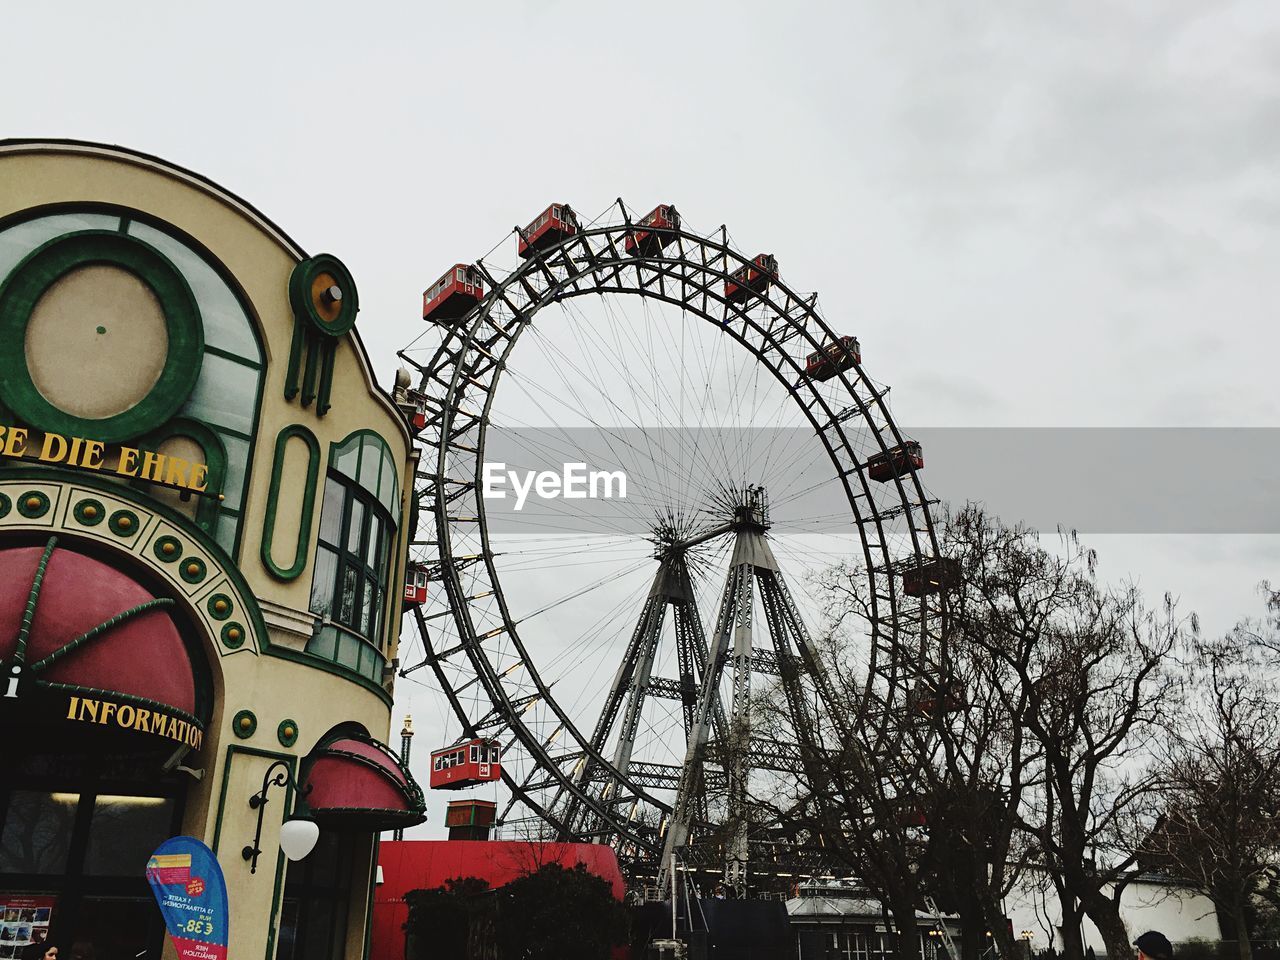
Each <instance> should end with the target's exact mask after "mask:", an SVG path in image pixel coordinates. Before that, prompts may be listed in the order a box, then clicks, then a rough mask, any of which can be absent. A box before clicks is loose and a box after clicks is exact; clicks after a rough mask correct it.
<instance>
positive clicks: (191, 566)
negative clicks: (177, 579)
mask: <svg viewBox="0 0 1280 960" xmlns="http://www.w3.org/2000/svg"><path fill="white" fill-rule="evenodd" d="M208 572H209V568H208V567H206V566H205V565H204V561H203V560H201V559H200V558H199V557H187V558H186V559H185V560H183V561H182V566H181V567H180V568H179V569H178V573H179V575H180V576H181V577H182V579H183V580H185V581H187V583H199V582H200V581H201V580H203V579H204V578H205V575H206V574H207V573H208Z"/></svg>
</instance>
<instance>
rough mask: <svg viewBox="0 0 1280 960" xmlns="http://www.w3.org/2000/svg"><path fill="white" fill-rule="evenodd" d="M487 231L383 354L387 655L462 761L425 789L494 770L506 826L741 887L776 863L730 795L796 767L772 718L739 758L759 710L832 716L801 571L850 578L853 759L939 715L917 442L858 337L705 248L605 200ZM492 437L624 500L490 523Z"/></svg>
mask: <svg viewBox="0 0 1280 960" xmlns="http://www.w3.org/2000/svg"><path fill="white" fill-rule="evenodd" d="M513 233H514V237H513V239H512V240H510V241H506V242H504V243H503V244H502V245H501V246H500V247H496V248H495V249H494V251H491V252H490V253H489V254H486V255H485V256H484V257H482V258H480V259H479V260H477V261H476V262H475V263H464V264H457V265H456V266H454V267H452V268H451V269H450V270H449V271H448V272H447V273H446V274H445V275H444V276H443V277H442V278H441V279H440V280H439V281H438V282H436V283H435V284H433V285H432V286H431V287H430V288H428V289H427V291H426V293H425V294H424V301H423V314H424V319H425V320H426V321H427V326H426V328H425V330H424V333H423V334H422V335H421V336H420V337H419V338H417V339H416V340H415V341H414V342H413V343H412V344H410V345H409V346H407V347H406V348H405V349H404V350H402V351H401V352H400V356H401V358H402V359H403V360H404V361H405V362H406V363H407V364H408V365H409V366H410V367H412V368H413V370H414V371H415V372H416V376H414V375H412V374H408V373H407V372H405V371H402V374H401V379H400V380H399V381H398V384H397V390H396V400H397V402H398V403H399V404H400V406H401V408H402V409H403V410H404V411H405V412H406V414H407V415H408V416H409V418H410V421H411V423H412V425H413V428H414V430H415V432H416V435H417V437H418V440H419V443H420V445H421V448H422V457H421V462H420V465H419V472H418V481H417V484H416V494H417V503H418V506H419V514H418V517H417V519H416V527H417V529H416V534H415V539H414V540H413V542H412V546H411V551H410V553H411V565H410V569H411V574H410V577H411V581H413V582H411V583H410V584H409V586H408V587H407V590H406V601H407V606H408V607H409V608H410V610H411V614H412V615H411V617H410V618H409V620H408V623H410V624H411V628H410V630H411V633H410V635H409V636H408V637H407V638H406V641H405V649H406V651H407V652H406V653H405V654H403V655H402V656H404V657H405V658H406V660H408V659H412V658H413V655H414V651H415V650H416V645H417V644H420V645H421V654H422V656H421V658H420V660H419V662H416V663H411V664H406V669H405V670H404V674H405V675H406V676H407V675H409V674H411V673H413V672H415V671H418V670H422V671H423V672H422V673H418V674H417V676H416V677H415V678H414V679H415V680H422V678H424V677H426V678H427V680H426V682H427V683H428V684H429V685H432V686H433V687H436V688H438V689H439V691H440V692H442V693H443V695H444V697H445V698H446V699H447V702H448V703H449V706H450V710H451V712H452V714H453V716H454V717H455V719H456V726H455V727H454V728H453V730H454V731H455V732H456V733H457V741H456V745H457V744H460V745H462V746H460V747H457V748H456V749H455V747H449V748H448V749H446V750H443V751H439V756H437V757H435V758H434V762H435V764H436V766H437V767H439V766H440V765H441V764H442V763H443V764H444V768H445V769H444V771H442V772H440V775H439V784H438V785H440V786H447V787H450V788H458V787H467V786H472V785H475V784H476V783H478V782H482V781H484V780H490V779H497V778H500V780H501V784H502V788H503V793H504V796H503V802H504V807H503V809H502V811H501V815H500V822H501V823H502V824H503V825H504V829H508V830H510V829H513V828H515V827H517V826H519V827H523V828H524V829H525V831H526V833H525V835H527V836H538V837H545V838H554V839H560V840H580V841H592V842H603V843H609V844H611V845H612V846H614V847H615V849H616V850H617V851H618V853H619V856H620V858H621V859H622V860H623V861H624V865H629V866H630V867H631V869H632V871H633V872H634V873H636V874H638V875H649V876H659V877H660V876H661V875H662V871H663V870H665V869H666V867H667V865H668V863H669V862H670V861H671V857H672V855H673V854H674V855H678V856H680V857H681V858H682V859H684V860H685V862H686V863H690V864H699V865H701V867H702V868H703V869H707V870H708V871H718V872H720V871H722V873H723V876H724V877H725V879H726V880H727V881H728V882H730V883H734V884H738V885H744V884H746V883H747V878H748V876H749V875H750V876H758V875H760V874H761V873H762V872H764V873H767V872H768V871H769V869H771V867H770V865H772V869H775V870H781V866H779V865H780V864H784V865H785V864H788V863H791V861H787V860H786V858H780V857H779V855H778V849H779V846H780V845H782V846H785V844H786V842H787V840H786V838H785V836H784V833H785V831H780V830H779V829H778V824H777V823H776V822H773V821H776V816H775V817H772V818H771V817H770V816H769V815H768V814H766V813H765V812H762V810H761V809H760V808H759V807H758V805H757V804H756V803H755V798H756V797H757V796H758V795H759V790H760V789H761V787H760V783H761V782H762V781H772V782H774V783H777V782H784V783H785V782H786V781H787V779H788V778H789V777H791V775H792V774H794V773H795V769H796V764H797V763H799V762H800V760H799V758H798V755H797V752H796V750H795V749H793V747H792V745H790V744H788V743H787V742H785V740H786V738H785V734H783V735H780V734H779V728H778V727H777V726H773V727H771V728H770V730H769V734H768V735H769V739H768V741H767V742H765V741H763V740H762V739H761V734H762V731H761V730H760V729H758V728H757V727H755V726H753V724H758V720H756V719H755V718H756V717H757V710H756V709H755V706H756V703H757V701H758V700H759V699H760V698H761V697H762V696H767V695H770V694H771V693H780V694H781V695H780V696H779V697H778V700H779V702H781V703H782V704H783V707H782V710H783V712H784V713H785V712H786V706H785V705H786V704H787V703H792V704H796V703H800V702H803V703H806V704H817V705H818V708H819V710H821V709H822V706H823V704H824V703H825V702H827V701H828V700H829V698H832V697H834V696H837V694H836V693H835V692H834V691H833V690H832V689H830V686H829V684H828V683H826V682H825V680H824V671H823V665H822V659H823V656H824V655H825V654H824V652H823V651H822V650H820V649H819V647H820V646H821V645H822V643H823V642H825V641H826V640H827V639H832V638H831V637H828V636H827V634H829V633H830V632H831V628H830V626H829V624H828V623H827V621H826V619H825V618H824V615H823V604H824V600H823V595H822V593H821V590H820V588H819V586H818V585H817V577H816V571H820V569H821V568H823V567H830V566H831V565H832V564H835V563H844V564H846V565H848V566H849V567H850V568H852V569H856V570H857V576H858V577H860V578H861V590H860V595H861V596H862V597H863V598H864V602H865V616H864V618H863V620H862V622H861V625H860V627H859V629H858V630H857V631H856V636H848V635H839V634H836V635H834V640H833V642H835V643H837V644H844V645H845V646H847V647H848V648H849V649H854V650H855V652H856V659H857V661H858V663H859V664H860V667H861V670H862V671H863V675H864V677H865V682H864V684H863V686H862V695H861V696H860V697H859V698H858V699H857V701H856V702H855V703H852V704H850V703H842V704H840V709H841V710H842V711H843V713H844V715H845V716H846V717H849V716H852V718H853V721H852V722H853V723H854V725H855V726H856V729H857V733H858V736H859V738H860V741H861V742H862V743H863V744H864V745H865V746H866V748H867V749H872V750H891V749H894V746H895V743H896V742H897V738H898V737H900V736H901V725H902V723H903V720H902V717H903V716H904V715H908V714H910V713H911V712H912V709H913V708H912V706H911V705H912V704H915V709H916V710H917V712H918V708H919V704H920V702H921V698H933V699H932V700H930V701H929V702H933V703H935V704H936V703H937V698H939V697H941V696H942V695H943V694H942V691H941V681H940V679H939V678H940V676H941V673H940V669H941V668H940V663H941V658H942V630H941V622H940V621H941V598H942V593H943V590H944V588H945V587H946V586H947V585H948V580H949V577H950V576H951V574H952V568H951V566H950V565H949V563H948V562H947V561H946V560H944V559H943V558H942V557H941V555H940V553H939V549H938V538H937V534H936V533H935V529H934V521H933V519H932V516H931V511H930V507H931V504H932V503H933V502H934V501H931V500H930V499H929V497H928V495H927V493H926V490H925V488H924V487H923V485H922V483H921V480H920V476H919V474H920V471H921V470H922V468H923V466H924V461H923V456H922V452H921V450H920V446H919V444H918V443H915V442H914V441H912V440H910V439H909V438H907V437H905V436H904V435H903V434H902V433H901V432H900V431H899V429H898V427H897V425H896V424H895V423H894V421H893V419H892V417H891V415H890V411H889V406H888V403H887V394H888V392H889V391H888V388H887V387H886V386H885V385H883V384H880V383H878V382H876V381H874V380H872V379H871V378H870V376H869V375H868V374H867V372H866V370H865V369H864V367H863V364H862V357H861V346H860V344H859V342H858V340H857V339H856V338H855V337H853V336H851V335H849V332H848V331H847V330H843V329H842V330H836V329H833V328H832V326H830V325H828V323H827V321H826V320H824V319H823V317H822V315H821V313H820V312H819V310H818V304H817V295H816V294H809V293H801V292H799V291H797V290H796V289H794V288H793V287H791V286H790V285H789V284H788V283H787V282H786V281H784V280H783V277H782V272H781V270H780V267H779V261H778V258H777V257H775V256H774V255H773V254H759V255H757V256H747V255H744V254H742V253H739V252H738V251H737V250H736V249H734V247H733V245H732V243H731V241H730V237H729V235H728V232H727V231H726V230H725V228H723V227H721V228H719V230H717V231H713V232H711V233H709V234H703V233H698V232H695V231H693V230H691V229H689V228H688V227H687V226H686V225H684V224H682V222H681V218H680V216H679V214H678V212H677V211H676V209H675V208H674V207H673V206H671V205H668V204H662V205H659V206H657V207H656V208H654V209H653V210H651V211H650V212H648V213H647V214H646V215H644V216H635V215H634V214H633V212H632V211H631V210H630V209H629V208H627V206H626V205H625V204H624V203H623V202H622V201H621V200H619V201H618V202H617V204H616V205H612V206H611V207H610V208H608V209H607V210H606V211H605V212H604V213H603V214H601V215H600V216H599V217H597V218H595V219H594V220H587V219H585V218H580V217H579V216H578V215H577V214H576V213H575V212H574V211H573V210H572V209H571V208H570V207H569V206H568V205H567V204H561V203H557V204H552V205H551V206H549V207H548V208H547V209H546V210H544V211H543V212H542V213H541V214H540V215H539V216H538V217H536V218H535V219H534V220H533V221H532V222H531V223H529V224H528V225H527V226H525V227H517V228H515V230H514V231H513ZM508 244H509V245H508ZM517 348H518V349H517ZM500 384H501V386H502V388H503V389H502V390H501V391H500V390H499V386H500ZM539 431H540V432H539ZM500 437H502V438H503V439H504V441H505V442H504V445H503V449H504V450H505V451H506V454H505V455H504V456H505V457H506V459H510V456H511V451H512V450H516V451H520V450H523V451H524V452H525V454H527V459H528V460H529V462H533V461H535V460H539V461H541V462H544V463H545V462H547V461H549V460H555V461H557V462H559V461H563V463H565V464H571V463H577V464H578V465H579V466H581V465H582V464H583V463H586V462H590V461H591V459H592V458H593V457H594V458H595V459H599V458H600V457H601V452H600V451H601V450H605V451H606V453H605V454H604V456H605V457H606V458H607V457H610V456H613V457H616V459H617V462H619V463H621V462H624V461H625V463H626V472H625V476H626V479H627V481H628V483H629V492H628V496H627V497H625V498H621V499H619V500H618V501H617V502H615V503H612V504H608V505H605V504H603V503H601V502H598V501H584V500H579V501H576V502H574V503H572V504H570V503H569V502H568V500H567V499H560V500H556V501H554V502H552V503H551V504H550V505H549V506H547V505H546V504H544V505H543V506H544V507H546V509H544V511H543V513H542V514H540V515H539V518H537V519H535V518H533V517H532V516H531V515H529V514H526V513H524V512H522V511H520V510H515V509H512V506H511V500H510V498H508V499H505V500H504V501H502V502H501V503H499V502H498V501H497V500H495V499H493V498H492V496H488V497H487V496H486V495H485V494H486V492H488V493H490V494H492V492H493V491H492V484H491V483H490V481H492V480H493V479H494V476H493V474H492V468H493V463H492V461H493V459H494V458H493V456H492V452H493V450H494V449H495V447H496V446H497V445H498V441H499V438H500ZM513 438H514V439H513ZM588 448H590V449H588ZM487 464H488V469H487V468H486V465H487ZM502 465H503V466H506V460H504V462H503V464H502ZM566 482H567V481H566ZM553 487H554V485H553ZM527 489H528V486H526V490H527ZM815 495H817V498H816V499H815ZM499 508H500V509H499ZM557 511H558V512H557ZM814 631H818V632H819V633H820V634H822V636H819V635H818V633H815V632H814ZM415 638H416V639H415ZM845 696H847V691H846V692H845ZM797 722H801V721H800V720H799V719H797ZM785 728H786V725H785V724H783V726H782V728H781V729H782V730H784V731H785ZM467 744H470V750H471V756H470V757H469V758H468V756H467V752H466V751H467V748H466V745H467ZM456 745H455V746H456ZM477 750H478V754H477ZM477 756H478V758H479V760H480V761H481V762H480V763H479V764H477V763H476V762H475V761H476V760H477ZM468 760H470V761H471V763H470V765H468ZM455 761H456V763H458V764H459V765H460V766H459V767H458V769H457V770H453V769H451V768H450V766H449V765H450V764H451V763H453V762H455ZM485 761H489V762H485ZM480 771H483V772H480ZM446 774H447V775H446ZM436 778H437V773H436V772H435V771H433V774H432V780H433V784H435V783H436ZM792 779H794V778H792ZM770 844H772V847H771V848H770V849H771V852H770V853H769V854H768V855H767V856H766V855H763V854H761V853H758V851H760V850H762V849H764V848H765V847H766V846H768V845H770ZM788 869H789V870H793V869H795V868H794V866H791V867H788ZM783 875H789V874H783Z"/></svg>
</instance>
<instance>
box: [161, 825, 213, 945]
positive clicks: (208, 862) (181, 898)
mask: <svg viewBox="0 0 1280 960" xmlns="http://www.w3.org/2000/svg"><path fill="white" fill-rule="evenodd" d="M147 880H148V881H150V883H151V890H152V892H153V893H154V894H155V895H156V902H157V903H159V904H160V913H161V914H163V915H164V923H165V927H166V928H167V929H168V931H169V936H170V937H172V938H173V945H174V947H175V948H176V949H177V951H178V956H179V957H181V958H182V960H226V957H227V885H226V882H225V881H224V880H223V878H222V867H221V866H219V864H218V860H217V858H216V857H214V855H213V851H212V850H210V849H209V848H208V847H206V846H205V845H204V844H203V843H201V842H200V841H199V840H197V839H195V838H194V837H171V838H170V839H168V840H166V841H165V842H164V843H162V844H160V846H159V847H157V848H156V852H155V853H153V854H152V855H151V859H149V860H148V861H147Z"/></svg>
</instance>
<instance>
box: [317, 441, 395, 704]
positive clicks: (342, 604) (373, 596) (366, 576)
mask: <svg viewBox="0 0 1280 960" xmlns="http://www.w3.org/2000/svg"><path fill="white" fill-rule="evenodd" d="M399 490H400V484H399V478H398V476H397V473H396V465H395V460H394V458H393V457H392V455H391V449H390V447H389V446H388V445H387V443H386V441H385V440H383V439H382V437H380V436H378V435H377V434H376V433H373V432H372V431H369V430H360V431H357V432H355V433H353V434H351V436H349V437H347V438H346V439H345V440H343V441H342V442H341V443H337V444H334V446H333V447H332V450H331V452H330V457H329V470H328V474H327V475H326V477H325V486H324V501H323V505H322V507H321V511H320V534H319V540H318V543H317V545H316V562H315V574H314V579H313V580H312V584H311V611H312V613H316V614H319V615H320V616H322V617H324V618H325V623H324V624H323V625H322V626H321V629H320V632H319V633H318V634H317V636H316V638H315V639H314V640H313V641H312V643H310V644H308V647H307V649H308V651H309V652H312V653H316V654H318V655H320V656H324V657H325V658H326V659H330V660H334V661H336V662H338V663H340V664H342V665H344V666H347V667H349V668H351V669H353V670H356V671H357V672H358V673H360V674H362V675H364V676H366V677H368V678H369V679H371V680H374V681H377V682H381V680H382V677H381V670H382V664H383V662H384V659H383V657H382V653H383V650H382V647H383V634H384V633H385V632H386V631H385V629H384V626H385V620H384V618H385V610H386V607H387V571H388V569H389V567H390V559H391V555H392V552H393V548H394V543H395V533H396V520H395V518H396V517H397V516H398V514H399V503H398V501H399ZM352 634H354V635H355V637H359V638H361V639H362V640H364V641H367V643H368V644H370V645H371V647H370V648H366V647H365V646H364V645H363V644H359V643H358V642H354V641H355V637H352V636H351V635H352Z"/></svg>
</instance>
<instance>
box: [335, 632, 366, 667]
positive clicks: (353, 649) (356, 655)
mask: <svg viewBox="0 0 1280 960" xmlns="http://www.w3.org/2000/svg"><path fill="white" fill-rule="evenodd" d="M362 646H364V643H363V641H361V640H360V638H359V637H353V636H352V635H351V634H349V633H343V632H342V631H341V630H339V631H338V655H337V656H336V657H334V662H336V663H338V664H340V665H341V666H344V667H346V668H347V669H349V670H355V669H356V668H357V667H359V665H360V648H361V647H362Z"/></svg>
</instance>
